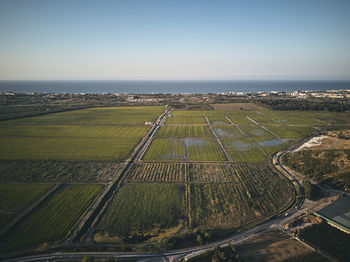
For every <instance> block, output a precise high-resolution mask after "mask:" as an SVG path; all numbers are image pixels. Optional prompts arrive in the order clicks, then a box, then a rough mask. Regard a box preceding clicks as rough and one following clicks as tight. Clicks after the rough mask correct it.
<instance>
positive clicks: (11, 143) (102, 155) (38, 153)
mask: <svg viewBox="0 0 350 262" xmlns="http://www.w3.org/2000/svg"><path fill="white" fill-rule="evenodd" d="M139 140H140V139H139V138H120V139H115V138H81V137H80V138H51V137H50V138H39V137H30V138H29V137H18V138H14V137H11V138H3V137H2V138H0V144H1V145H2V146H1V148H0V159H7V160H11V159H28V160H42V159H46V160H48V159H56V160H57V159H59V160H69V159H71V160H122V159H124V158H126V157H127V156H128V155H129V153H130V152H131V150H132V148H133V147H134V146H135V145H136V144H137V142H138V141H139Z"/></svg>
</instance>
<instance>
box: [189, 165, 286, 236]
mask: <svg viewBox="0 0 350 262" xmlns="http://www.w3.org/2000/svg"><path fill="white" fill-rule="evenodd" d="M225 172H228V173H229V174H228V175H230V176H231V177H232V183H220V184H218V183H216V184H212V183H209V184H208V183H206V184H197V183H196V184H191V193H190V196H191V201H190V203H191V212H192V213H191V218H192V222H193V223H194V225H196V226H204V227H208V228H214V229H228V228H235V227H239V226H242V225H246V224H248V223H251V222H254V221H256V220H259V219H264V218H265V217H266V216H271V215H273V214H274V213H275V212H277V211H278V210H279V209H280V208H282V207H283V206H284V205H286V204H287V203H288V202H289V201H290V199H291V196H292V188H291V185H290V184H289V183H287V182H286V181H285V180H284V179H283V178H281V177H280V176H279V175H277V174H275V173H273V172H272V171H271V169H269V168H268V167H267V166H266V165H261V166H259V167H258V168H257V167H255V168H244V167H243V166H242V165H238V166H234V167H232V169H231V170H230V169H229V168H226V169H225ZM266 181H268V183H266Z"/></svg>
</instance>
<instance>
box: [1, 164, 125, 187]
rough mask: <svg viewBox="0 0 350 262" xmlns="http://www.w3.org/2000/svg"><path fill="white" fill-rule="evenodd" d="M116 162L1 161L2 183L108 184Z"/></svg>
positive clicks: (118, 165) (115, 167) (116, 166)
mask: <svg viewBox="0 0 350 262" xmlns="http://www.w3.org/2000/svg"><path fill="white" fill-rule="evenodd" d="M122 166H123V165H122V164H117V163H116V162H97V161H57V160H38V161H30V160H0V181H1V182H67V183H69V182H107V181H109V180H110V179H111V178H112V176H113V175H114V173H115V170H118V169H119V168H120V167H122Z"/></svg>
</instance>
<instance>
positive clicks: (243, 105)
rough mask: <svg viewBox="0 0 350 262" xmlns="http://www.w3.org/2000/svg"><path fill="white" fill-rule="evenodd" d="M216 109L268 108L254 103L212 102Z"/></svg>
mask: <svg viewBox="0 0 350 262" xmlns="http://www.w3.org/2000/svg"><path fill="white" fill-rule="evenodd" d="M210 106H211V107H212V108H214V109H215V110H241V108H242V109H243V110H267V108H265V107H262V106H259V105H256V104H254V103H228V104H211V105H210Z"/></svg>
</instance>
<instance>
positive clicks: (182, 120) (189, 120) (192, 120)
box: [165, 116, 207, 125]
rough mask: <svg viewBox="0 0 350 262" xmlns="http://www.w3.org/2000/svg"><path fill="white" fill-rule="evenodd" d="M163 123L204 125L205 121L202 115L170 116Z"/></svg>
mask: <svg viewBox="0 0 350 262" xmlns="http://www.w3.org/2000/svg"><path fill="white" fill-rule="evenodd" d="M165 124H167V125H198V124H201V125H206V124H207V121H205V118H204V117H191V116H185V117H179V116H176V117H175V116H171V117H168V118H167V119H166V121H165Z"/></svg>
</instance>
